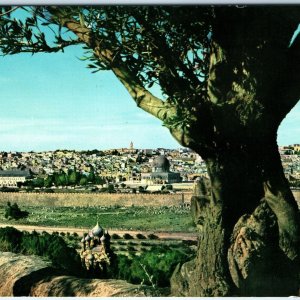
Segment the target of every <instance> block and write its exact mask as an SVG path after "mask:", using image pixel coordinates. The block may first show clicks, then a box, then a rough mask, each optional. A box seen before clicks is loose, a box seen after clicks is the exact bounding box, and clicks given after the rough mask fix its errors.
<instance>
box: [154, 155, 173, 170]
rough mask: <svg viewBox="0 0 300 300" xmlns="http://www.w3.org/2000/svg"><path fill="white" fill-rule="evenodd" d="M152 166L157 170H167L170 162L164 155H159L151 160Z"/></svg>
mask: <svg viewBox="0 0 300 300" xmlns="http://www.w3.org/2000/svg"><path fill="white" fill-rule="evenodd" d="M152 167H153V168H154V169H156V170H157V171H161V172H169V169H170V162H169V160H168V159H167V158H166V157H165V156H164V155H160V156H157V157H156V158H155V159H154V160H153V163H152Z"/></svg>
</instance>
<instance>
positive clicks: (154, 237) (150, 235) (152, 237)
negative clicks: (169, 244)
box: [148, 233, 158, 240]
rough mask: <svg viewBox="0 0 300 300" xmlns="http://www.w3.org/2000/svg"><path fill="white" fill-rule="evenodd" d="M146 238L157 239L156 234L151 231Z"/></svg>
mask: <svg viewBox="0 0 300 300" xmlns="http://www.w3.org/2000/svg"><path fill="white" fill-rule="evenodd" d="M148 239H150V240H157V239H158V236H157V235H155V234H153V233H150V234H148Z"/></svg>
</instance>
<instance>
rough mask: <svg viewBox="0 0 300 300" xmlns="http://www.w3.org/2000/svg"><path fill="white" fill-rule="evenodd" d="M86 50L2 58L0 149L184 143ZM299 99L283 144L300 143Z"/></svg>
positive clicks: (284, 128)
mask: <svg viewBox="0 0 300 300" xmlns="http://www.w3.org/2000/svg"><path fill="white" fill-rule="evenodd" d="M82 56H83V50H82V49H81V48H79V47H69V48H67V49H66V50H65V53H55V54H42V53H41V54H35V55H33V56H31V55H30V54H18V55H13V56H5V57H0V86H1V90H0V93H1V94H0V97H1V101H0V151H47V150H56V149H69V150H88V149H90V150H92V149H112V148H122V147H129V144H130V142H131V141H132V142H133V144H134V147H135V148H158V147H163V148H175V149H176V148H179V147H180V145H179V144H178V143H177V142H176V141H175V140H174V138H173V137H172V136H171V135H170V133H169V131H168V130H167V128H165V127H163V126H162V123H161V121H159V120H157V119H155V118H154V117H153V116H151V115H149V114H147V113H146V112H144V111H143V110H141V109H139V108H137V107H136V104H135V103H134V101H133V100H132V99H131V97H130V96H129V94H128V92H127V91H126V90H125V88H124V87H123V86H122V84H121V83H120V82H119V81H118V80H117V79H116V78H115V77H114V75H113V74H112V73H111V72H110V71H100V72H97V73H95V74H92V73H91V69H88V68H86V65H87V62H86V61H81V60H80V59H79V58H80V57H82ZM299 120H300V103H298V105H297V106H296V107H295V108H294V109H293V110H292V111H291V112H290V114H289V115H288V116H287V117H286V119H285V120H284V121H283V123H282V125H281V127H280V129H279V132H278V143H279V145H288V144H294V143H300V140H299V136H300V122H299Z"/></svg>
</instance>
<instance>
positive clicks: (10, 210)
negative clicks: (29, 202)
mask: <svg viewBox="0 0 300 300" xmlns="http://www.w3.org/2000/svg"><path fill="white" fill-rule="evenodd" d="M28 215H29V212H27V211H22V210H21V209H20V208H19V206H18V204H17V203H14V204H13V205H11V204H10V202H7V207H6V208H5V215H4V217H5V218H6V219H14V220H19V219H22V218H27V217H28Z"/></svg>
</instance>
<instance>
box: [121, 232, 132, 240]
mask: <svg viewBox="0 0 300 300" xmlns="http://www.w3.org/2000/svg"><path fill="white" fill-rule="evenodd" d="M123 238H124V239H125V240H131V239H133V236H132V235H130V234H129V233H125V234H124V235H123Z"/></svg>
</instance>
